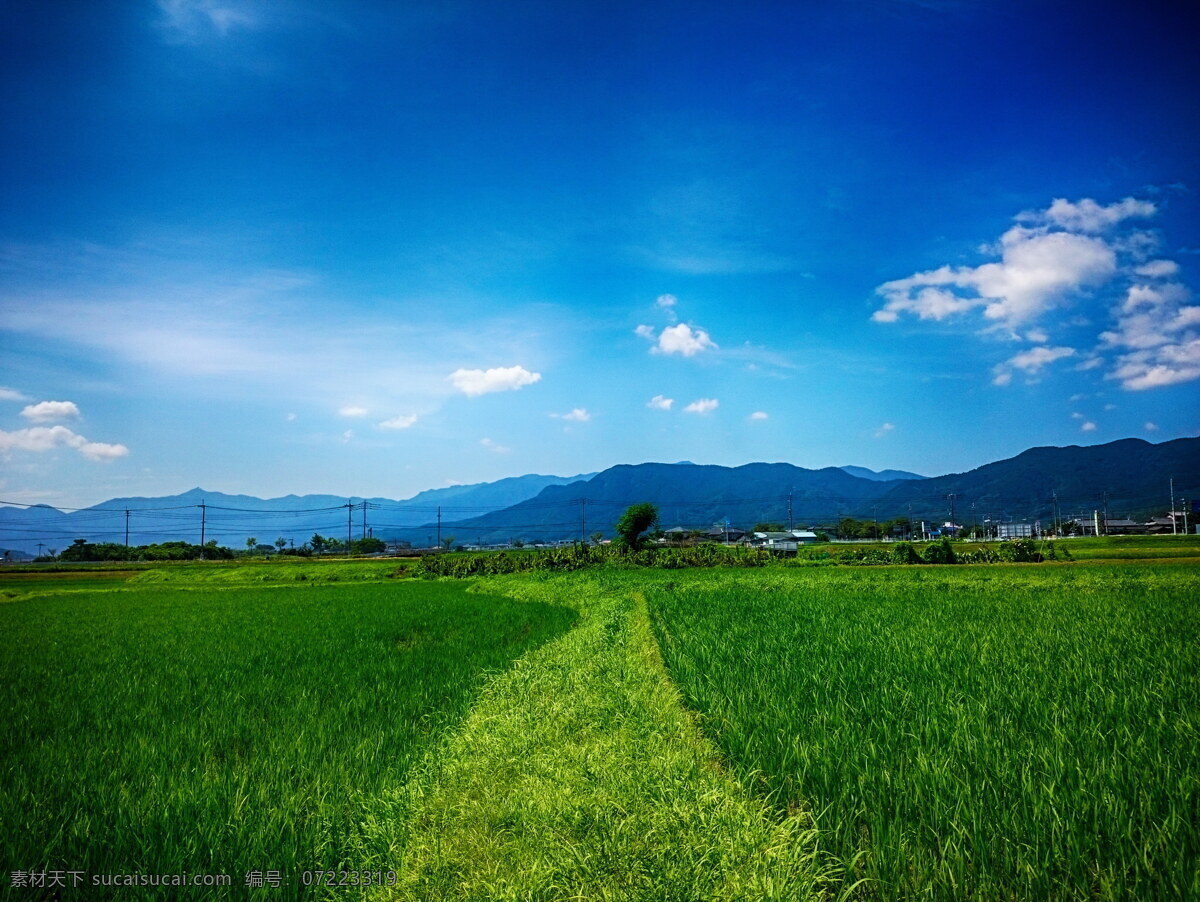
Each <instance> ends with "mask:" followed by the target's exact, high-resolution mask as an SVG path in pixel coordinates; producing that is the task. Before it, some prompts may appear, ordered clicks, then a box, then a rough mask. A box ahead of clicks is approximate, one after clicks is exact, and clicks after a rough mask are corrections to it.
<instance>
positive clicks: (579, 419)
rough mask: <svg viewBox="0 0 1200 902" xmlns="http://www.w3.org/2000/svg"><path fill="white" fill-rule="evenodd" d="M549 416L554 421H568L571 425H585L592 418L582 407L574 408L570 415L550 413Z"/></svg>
mask: <svg viewBox="0 0 1200 902" xmlns="http://www.w3.org/2000/svg"><path fill="white" fill-rule="evenodd" d="M550 416H551V417H553V418H554V419H556V420H570V421H571V422H572V423H586V422H587V421H588V420H590V419H591V418H592V415H591V414H590V413H588V412H587V410H585V409H584V408H582V407H576V408H575V409H574V410H572V411H571V412H570V413H552V414H550Z"/></svg>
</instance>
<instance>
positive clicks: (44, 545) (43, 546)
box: [38, 542, 46, 557]
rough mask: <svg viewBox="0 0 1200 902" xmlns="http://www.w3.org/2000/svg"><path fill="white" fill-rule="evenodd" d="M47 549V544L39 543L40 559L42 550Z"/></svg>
mask: <svg viewBox="0 0 1200 902" xmlns="http://www.w3.org/2000/svg"><path fill="white" fill-rule="evenodd" d="M45 547H46V543H45V542H38V557H41V556H42V549H43V548H45Z"/></svg>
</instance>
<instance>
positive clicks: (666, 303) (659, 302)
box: [654, 294, 679, 310]
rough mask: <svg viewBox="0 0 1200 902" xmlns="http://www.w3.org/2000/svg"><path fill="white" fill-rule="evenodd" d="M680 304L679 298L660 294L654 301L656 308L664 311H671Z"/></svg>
mask: <svg viewBox="0 0 1200 902" xmlns="http://www.w3.org/2000/svg"><path fill="white" fill-rule="evenodd" d="M678 303H679V298H677V297H675V295H673V294H660V295H659V296H658V297H657V298H656V299H655V301H654V304H655V306H657V307H661V308H662V309H663V310H670V309H671V308H673V307H674V306H675V305H676V304H678Z"/></svg>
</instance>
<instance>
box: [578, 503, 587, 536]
mask: <svg viewBox="0 0 1200 902" xmlns="http://www.w3.org/2000/svg"><path fill="white" fill-rule="evenodd" d="M579 542H580V544H581V545H586V544H587V499H586V498H580V499H579Z"/></svg>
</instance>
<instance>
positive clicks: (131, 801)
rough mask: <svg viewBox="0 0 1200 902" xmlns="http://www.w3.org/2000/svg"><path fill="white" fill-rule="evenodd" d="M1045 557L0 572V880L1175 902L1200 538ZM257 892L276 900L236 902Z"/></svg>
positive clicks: (224, 894)
mask: <svg viewBox="0 0 1200 902" xmlns="http://www.w3.org/2000/svg"><path fill="white" fill-rule="evenodd" d="M1064 545H1065V546H1066V547H1068V548H1069V549H1070V550H1071V552H1072V556H1073V557H1074V559H1075V560H1074V561H1073V562H1070V563H1062V562H1057V563H1049V562H1047V563H1044V564H1018V565H979V566H975V565H971V566H963V565H957V566H933V565H922V566H907V567H901V566H873V567H848V566H819V565H814V563H813V562H804V563H802V564H800V565H798V566H780V565H772V566H768V567H763V568H757V569H738V568H723V567H716V568H707V569H684V570H654V569H644V568H636V569H635V568H628V567H621V566H614V565H606V566H601V567H595V568H591V569H587V570H582V571H578V572H575V573H569V574H561V575H553V574H542V573H539V574H520V575H515V574H514V575H510V576H497V577H489V578H480V579H476V580H472V581H469V582H464V581H449V580H447V581H428V580H416V579H412V578H411V577H409V576H408V575H407V572H408V571H406V570H404V569H403V568H402V567H401V566H400V565H398V564H397V562H394V561H363V562H353V561H340V562H337V561H330V562H278V563H275V562H272V563H261V564H244V563H243V564H191V565H188V564H184V565H165V566H159V567H151V568H119V569H113V568H104V567H91V568H86V567H84V568H77V569H71V570H63V571H59V572H53V571H49V570H48V568H41V569H39V568H35V567H12V568H4V569H0V631H2V632H0V634H2V635H4V637H5V640H6V641H5V642H4V644H3V646H2V647H0V705H3V711H4V712H5V718H4V720H3V722H0V761H3V767H4V770H3V772H2V775H0V883H3V886H7V884H8V881H9V879H10V878H9V875H10V874H11V872H12V871H15V870H18V869H24V870H29V869H35V868H44V869H55V868H63V869H73V870H83V871H87V872H89V873H128V872H146V873H148V872H156V873H162V872H173V871H177V870H182V871H208V872H213V871H216V872H224V873H229V874H231V875H234V880H233V886H232V887H231V888H228V889H224V890H203V889H197V888H189V889H188V890H186V891H182V892H181V891H180V890H178V889H175V890H172V891H162V892H161V893H159V894H155V893H148V892H146V891H144V890H143V891H140V892H139V893H138V895H137V897H138V898H213V899H216V898H242V897H249V898H301V897H303V898H308V897H330V898H342V897H344V896H346V895H347V894H361V892H362V891H361V890H352V889H351V888H349V887H343V888H338V889H317V888H314V887H305V886H304V885H303V884H302V882H301V881H300V878H299V875H300V873H301V872H302V871H303V870H313V869H317V868H326V869H334V870H337V869H349V870H362V869H370V870H376V869H381V870H385V871H386V870H389V869H390V870H394V871H395V874H396V878H395V884H394V885H385V886H382V887H380V886H375V887H371V888H368V889H366V890H365V892H366V894H367V895H369V896H371V897H372V898H389V899H390V898H403V899H410V900H418V899H433V898H437V899H489V900H491V899H496V900H513V902H516V900H526V899H546V900H551V899H564V900H565V899H598V900H614V902H615V900H633V899H638V900H640V899H646V900H650V899H689V900H690V899H695V900H702V899H714V900H716V899H729V900H734V899H738V900H743V899H744V900H760V899H779V900H783V899H804V898H821V899H834V898H837V897H848V898H859V899H889V900H891V899H918V898H920V899H947V900H949V899H955V900H957V899H979V900H992V899H1016V900H1020V899H1039V900H1040V899H1062V900H1075V899H1079V900H1083V899H1089V900H1090V899H1129V898H1137V899H1183V898H1200V751H1198V750H1200V540H1198V539H1197V538H1196V537H1178V538H1171V537H1163V538H1161V539H1159V538H1155V539H1132V540H1129V539H1099V540H1074V541H1070V542H1066V543H1064ZM4 601H7V602H8V603H3V602H4ZM267 869H279V870H282V871H283V872H284V873H285V877H286V879H285V881H284V886H283V887H282V888H281V889H263V890H256V889H255V890H252V889H247V888H246V887H245V885H244V880H243V877H244V875H245V873H246V872H250V871H255V870H267ZM2 888H3V887H0V889H2ZM12 892H13V894H14V898H19V897H21V896H19V895H17V891H16V890H12ZM49 895H50V894H48V893H43V894H42V896H43V897H48V896H49ZM101 895H103V894H101ZM109 895H110V897H112V898H122V897H126V898H128V897H130V896H129V895H128V893H127V892H126V894H124V895H122V893H121V892H119V891H116V890H112V891H109ZM96 896H97V894H96V893H95V892H92V893H89V894H88V895H87V896H86V897H88V898H94V897H96ZM25 897H29V898H37V897H39V896H38V894H37V893H34V894H33V895H29V896H25ZM64 897H69V896H64ZM83 897H84V896H80V898H83Z"/></svg>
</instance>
